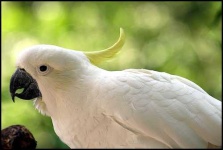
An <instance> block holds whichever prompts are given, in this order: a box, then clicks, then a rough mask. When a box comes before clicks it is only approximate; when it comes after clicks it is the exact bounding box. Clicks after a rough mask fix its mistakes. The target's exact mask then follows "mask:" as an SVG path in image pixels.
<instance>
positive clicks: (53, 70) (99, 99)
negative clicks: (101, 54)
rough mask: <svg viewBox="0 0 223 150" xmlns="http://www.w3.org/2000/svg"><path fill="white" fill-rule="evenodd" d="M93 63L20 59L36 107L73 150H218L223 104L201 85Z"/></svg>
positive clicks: (30, 53)
mask: <svg viewBox="0 0 223 150" xmlns="http://www.w3.org/2000/svg"><path fill="white" fill-rule="evenodd" d="M122 34H123V33H122ZM121 36H122V35H121ZM118 43H120V42H118ZM116 45H117V43H116ZM121 46H122V44H121ZM109 50H110V49H109ZM93 59H94V58H93V56H92V54H90V55H88V54H86V53H83V52H80V51H74V50H68V49H65V48H61V47H57V46H52V45H37V46H33V47H31V48H28V49H27V50H24V51H23V52H22V53H21V55H20V56H19V57H18V59H17V66H18V68H23V69H25V70H26V72H27V73H28V74H30V75H31V76H32V78H33V79H35V80H36V82H37V84H38V87H39V90H40V92H41V94H42V96H41V97H38V98H37V99H36V100H35V102H34V103H35V107H36V108H37V109H38V110H39V111H40V112H41V113H43V114H46V115H48V116H50V117H51V119H52V122H53V126H54V130H55V132H56V134H57V135H58V136H59V137H60V139H61V140H62V141H63V142H64V143H66V144H67V145H68V146H69V147H71V148H77V147H83V148H109V147H110V148H207V147H208V143H211V144H213V145H216V146H220V147H221V145H222V143H221V142H222V136H221V132H222V128H221V122H222V113H221V111H222V106H221V104H222V103H221V101H219V100H217V99H215V98H213V97H211V96H210V95H208V94H207V93H206V92H205V91H204V90H203V89H202V88H200V87H199V86H198V85H196V84H195V83H193V82H191V81H189V80H187V79H185V78H182V77H179V76H175V75H170V74H168V73H164V72H156V71H152V70H145V69H127V70H123V71H106V70H103V69H101V68H98V67H96V66H95V65H93V64H92V63H91V62H93ZM43 65H44V66H46V67H47V70H46V71H41V70H40V66H43Z"/></svg>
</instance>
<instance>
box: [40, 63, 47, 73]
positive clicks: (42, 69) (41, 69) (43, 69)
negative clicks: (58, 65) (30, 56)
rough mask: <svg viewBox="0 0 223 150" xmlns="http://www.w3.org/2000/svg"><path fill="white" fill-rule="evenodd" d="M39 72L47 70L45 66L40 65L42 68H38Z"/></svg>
mask: <svg viewBox="0 0 223 150" xmlns="http://www.w3.org/2000/svg"><path fill="white" fill-rule="evenodd" d="M39 70H40V71H41V72H44V71H46V70H47V66H45V65H42V66H40V67H39Z"/></svg>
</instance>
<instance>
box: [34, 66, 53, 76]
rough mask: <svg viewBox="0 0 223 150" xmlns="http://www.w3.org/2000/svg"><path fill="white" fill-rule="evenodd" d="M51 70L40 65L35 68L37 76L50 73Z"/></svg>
mask: <svg viewBox="0 0 223 150" xmlns="http://www.w3.org/2000/svg"><path fill="white" fill-rule="evenodd" d="M50 70H51V67H50V66H48V65H40V66H39V67H38V68H37V71H38V73H39V74H41V75H46V74H48V73H49V72H50Z"/></svg>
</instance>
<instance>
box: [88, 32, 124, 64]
mask: <svg viewBox="0 0 223 150" xmlns="http://www.w3.org/2000/svg"><path fill="white" fill-rule="evenodd" d="M124 43H125V34H124V30H123V29H122V28H120V36H119V39H118V41H117V42H116V43H115V44H114V45H112V46H111V47H109V48H107V49H104V50H100V51H94V52H84V54H85V55H86V56H87V57H88V59H89V60H90V61H91V63H92V64H95V65H97V64H99V63H101V62H103V61H106V60H108V59H110V58H112V57H114V56H115V55H116V54H117V53H118V52H119V51H120V50H121V48H122V46H123V45H124Z"/></svg>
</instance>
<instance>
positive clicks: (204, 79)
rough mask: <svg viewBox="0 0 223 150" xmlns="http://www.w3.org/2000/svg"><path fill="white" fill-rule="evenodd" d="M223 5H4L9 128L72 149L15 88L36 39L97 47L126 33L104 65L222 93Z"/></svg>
mask: <svg viewBox="0 0 223 150" xmlns="http://www.w3.org/2000/svg"><path fill="white" fill-rule="evenodd" d="M221 5H222V3H221V2H2V78H1V80H2V82H1V83H2V85H1V87H2V111H1V112H2V124H1V125H2V128H5V127H7V126H9V125H13V124H23V125H25V126H26V127H27V128H28V129H29V130H30V131H31V132H32V133H33V134H34V137H35V138H36V140H37V141H38V148H68V147H67V146H66V145H65V144H63V143H62V142H61V141H60V139H59V138H58V137H57V136H56V134H55V133H54V130H53V126H52V122H51V120H50V118H49V117H46V116H43V115H41V114H40V113H38V111H37V110H35V109H34V107H33V104H32V101H22V100H18V99H16V102H15V103H13V102H12V100H11V98H10V93H9V82H10V77H11V75H12V74H13V72H14V71H15V65H14V64H15V60H16V56H17V54H18V53H19V52H20V51H21V50H22V49H23V48H25V47H28V46H31V45H34V44H53V45H58V46H61V47H65V48H70V49H76V50H83V51H92V50H100V49H104V48H107V47H109V46H111V45H112V44H113V43H114V42H115V41H116V40H117V38H118V36H119V28H120V27H122V28H123V29H124V30H125V33H126V43H125V45H124V47H123V50H122V52H121V53H120V54H119V55H118V56H117V57H116V58H114V59H112V60H111V61H109V62H105V63H103V64H101V65H100V67H102V68H104V69H107V70H122V69H127V68H146V69H151V70H157V71H161V72H167V73H170V74H175V75H179V76H182V77H185V78H187V79H190V80H191V81H193V82H195V83H196V84H198V85H200V86H201V87H202V88H203V89H204V90H205V91H207V92H208V93H209V94H210V95H211V96H213V97H215V98H217V99H219V100H221V96H222V91H221V90H222V85H221V82H222V70H221V67H222V65H221V60H222V57H221V54H222V51H221V46H222V36H221V34H222V16H221V13H222V7H221Z"/></svg>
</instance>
